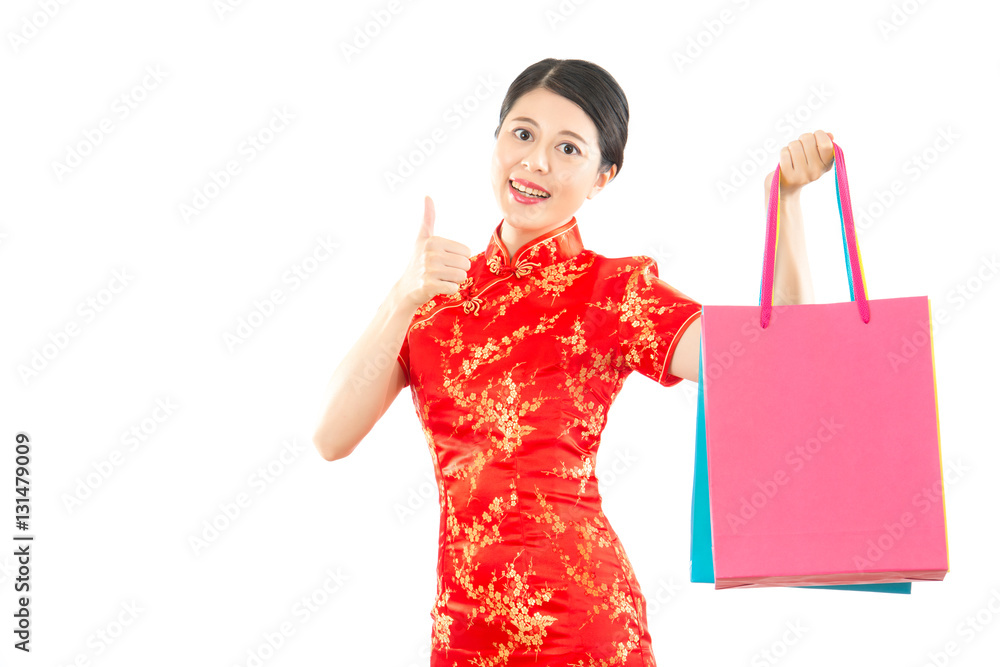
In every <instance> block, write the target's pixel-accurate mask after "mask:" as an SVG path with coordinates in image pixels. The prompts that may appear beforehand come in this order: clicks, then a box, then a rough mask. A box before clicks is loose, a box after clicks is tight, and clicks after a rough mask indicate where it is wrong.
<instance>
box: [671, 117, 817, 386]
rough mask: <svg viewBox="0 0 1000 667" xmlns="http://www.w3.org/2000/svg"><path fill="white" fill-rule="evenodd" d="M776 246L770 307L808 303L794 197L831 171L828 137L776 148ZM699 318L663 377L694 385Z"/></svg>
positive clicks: (767, 181) (808, 280) (810, 136)
mask: <svg viewBox="0 0 1000 667" xmlns="http://www.w3.org/2000/svg"><path fill="white" fill-rule="evenodd" d="M778 164H779V165H781V183H780V184H779V186H778V187H779V188H780V193H781V196H780V197H779V226H778V247H777V248H776V249H775V259H774V305H776V306H777V305H785V304H796V303H812V302H813V288H812V276H811V274H810V272H809V260H808V258H807V257H806V240H805V234H804V231H803V228H802V227H803V224H802V207H801V205H800V203H799V193H800V192H801V190H802V186H804V185H806V184H807V183H812V182H813V181H815V180H816V179H817V178H819V177H820V176H822V175H823V174H825V173H826V172H828V171H830V168H831V167H833V135H832V134H827V133H826V132H824V131H823V130H817V131H816V132H813V133H808V132H807V133H805V134H803V135H801V136H800V137H799V138H798V139H796V140H794V141H792V142H790V143H789V144H788V145H787V146H785V147H784V148H782V149H781V156H780V158H779V160H778ZM772 178H774V172H773V171H772V172H771V173H770V174H768V175H767V177H766V178H764V211H765V213H766V211H767V204H768V198H769V195H770V192H771V179H772ZM700 346H701V318H700V317H699V318H698V319H697V320H695V321H694V322H692V323H691V325H690V326H689V327H688V328H687V329H685V331H684V333H683V334H682V335H681V339H680V340H679V341H677V347H676V348H675V349H674V355H673V357H672V358H671V360H670V367H669V368H668V369H667V373H669V374H670V375H676V376H677V377H682V378H684V379H686V380H691V381H693V382H698V353H699V348H700Z"/></svg>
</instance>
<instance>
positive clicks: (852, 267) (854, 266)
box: [759, 142, 871, 329]
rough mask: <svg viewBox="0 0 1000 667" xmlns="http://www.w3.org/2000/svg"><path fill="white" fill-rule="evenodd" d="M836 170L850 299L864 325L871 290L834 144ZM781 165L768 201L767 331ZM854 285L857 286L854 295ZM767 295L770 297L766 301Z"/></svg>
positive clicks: (763, 319) (763, 304) (763, 310)
mask: <svg viewBox="0 0 1000 667" xmlns="http://www.w3.org/2000/svg"><path fill="white" fill-rule="evenodd" d="M833 162H834V170H835V172H836V175H837V180H836V185H837V207H838V209H839V210H840V231H841V237H842V239H843V241H844V260H845V263H846V264H847V268H848V272H847V279H848V285H849V287H850V288H851V300H852V301H855V302H856V303H857V304H858V313H859V314H860V315H861V321H862V322H864V323H865V324H867V323H868V321H869V320H870V319H871V311H870V310H869V308H868V290H867V289H866V285H865V274H864V269H863V267H862V265H861V250H860V249H859V247H858V239H857V236H856V235H855V233H854V213H853V212H852V211H851V193H850V190H849V189H848V187H847V167H846V166H845V164H844V152H843V151H842V150H840V146H838V145H837V144H836V142H834V144H833ZM780 181H781V164H780V163H779V164H778V167H777V168H776V169H775V170H774V178H773V179H772V180H771V196H770V197H769V198H768V202H767V237H766V239H765V241H764V273H763V275H762V276H761V283H760V299H759V301H760V326H761V328H764V329H766V328H767V325H768V323H769V322H770V321H771V302H772V299H773V296H774V295H773V291H774V254H775V249H776V248H777V245H778V229H779V227H778V210H779V207H780V197H781V188H780V186H779V183H780ZM855 286H857V287H858V290H857V293H855ZM765 296H766V297H767V298H766V300H765Z"/></svg>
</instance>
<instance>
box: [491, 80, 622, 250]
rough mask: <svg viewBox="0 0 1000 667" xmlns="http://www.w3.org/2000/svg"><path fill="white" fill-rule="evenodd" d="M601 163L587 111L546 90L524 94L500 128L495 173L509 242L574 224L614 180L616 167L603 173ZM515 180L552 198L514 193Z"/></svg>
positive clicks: (595, 135)
mask: <svg viewBox="0 0 1000 667" xmlns="http://www.w3.org/2000/svg"><path fill="white" fill-rule="evenodd" d="M600 164H601V148H600V145H599V143H598V139H597V127H596V126H595V125H594V123H593V121H591V120H590V117H589V116H588V115H587V114H586V113H585V112H584V111H583V109H581V108H580V107H579V106H577V105H576V104H574V103H573V102H570V101H569V100H568V99H566V98H565V97H562V96H561V95H557V94H555V93H553V92H552V91H550V90H547V89H545V88H536V89H535V90H532V91H530V92H528V93H525V94H524V95H522V96H521V97H520V98H519V99H518V100H517V102H515V103H514V106H513V107H511V109H510V112H509V113H508V114H507V117H506V118H505V119H504V122H503V125H501V126H500V133H499V135H498V136H497V141H496V146H495V147H494V149H493V162H492V166H491V169H490V181H491V183H492V187H493V194H494V196H496V198H497V203H498V204H499V205H500V208H501V209H502V210H503V214H504V225H505V226H507V227H508V228H509V229H508V230H505V231H509V232H510V239H511V240H515V239H518V240H520V241H521V242H527V241H529V240H531V239H533V238H535V237H536V236H540V235H541V234H543V233H545V232H546V231H548V230H550V229H555V228H556V227H559V226H560V225H563V224H565V223H567V222H569V221H570V219H572V217H573V215H574V214H575V213H576V211H577V209H579V208H580V205H581V204H583V200H584V199H590V198H592V197H593V196H594V195H596V194H597V193H598V192H600V191H601V189H602V188H603V187H604V186H605V185H606V184H607V183H608V181H610V180H611V178H612V177H613V176H614V173H615V171H616V169H615V167H614V166H612V167H611V169H610V170H608V171H607V172H605V173H603V174H598V173H597V170H598V168H599V167H600ZM512 180H515V181H517V180H521V181H528V182H530V183H533V184H534V186H530V187H534V188H535V189H536V190H542V191H543V192H545V193H547V194H548V197H546V198H537V197H533V196H530V195H527V194H522V193H515V192H514V191H513V186H512V184H511V181H512ZM522 185H523V183H522ZM506 240H507V239H505V241H506ZM518 245H519V244H518ZM509 250H510V251H511V252H516V249H515V248H509Z"/></svg>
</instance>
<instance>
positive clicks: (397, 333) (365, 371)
mask: <svg viewBox="0 0 1000 667" xmlns="http://www.w3.org/2000/svg"><path fill="white" fill-rule="evenodd" d="M416 309H417V305H415V304H413V302H412V301H410V300H408V299H407V298H406V297H405V296H404V295H403V293H402V291H401V283H396V284H395V285H393V287H392V290H390V292H389V295H388V296H387V297H386V299H385V301H383V302H382V305H381V306H379V309H378V312H377V313H376V314H375V318H374V319H373V320H372V322H371V324H369V325H368V328H367V329H365V331H364V333H362V334H361V337H360V338H359V339H358V341H357V342H356V343H355V344H354V347H352V348H351V349H350V351H349V352H348V353H347V355H346V356H345V357H344V359H343V360H342V361H341V362H340V364H339V365H338V366H337V369H336V370H335V371H334V373H333V377H332V378H331V379H330V382H329V384H328V385H327V389H326V394H325V399H324V403H325V405H326V409H325V410H324V412H323V415H322V418H321V419H320V423H319V426H318V427H317V428H316V432H315V434H314V435H313V443H314V444H315V445H316V448H317V449H318V450H319V453H320V454H322V456H323V458H324V459H326V460H327V461H334V460H336V459H341V458H344V457H345V456H347V455H348V454H350V453H351V452H353V451H354V448H355V447H357V446H358V444H359V443H360V442H361V441H362V440H363V439H364V437H365V436H366V435H368V432H369V431H371V429H372V427H373V426H374V425H375V422H377V421H378V420H379V419H381V418H382V415H383V414H385V411H386V410H388V409H389V406H390V405H392V402H393V401H394V400H395V399H396V396H398V395H399V392H400V391H401V390H402V389H403V385H404V381H405V379H404V374H403V367H402V366H400V364H399V362H398V361H397V360H396V355H397V353H398V351H399V348H400V347H401V346H402V344H403V338H404V337H405V336H406V332H407V330H408V329H409V325H410V320H411V319H412V318H413V314H414V313H415V312H416Z"/></svg>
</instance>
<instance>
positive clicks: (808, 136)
mask: <svg viewBox="0 0 1000 667" xmlns="http://www.w3.org/2000/svg"><path fill="white" fill-rule="evenodd" d="M799 143H800V144H802V153H803V155H804V156H805V159H806V164H807V165H809V166H810V167H819V166H820V162H822V160H821V159H820V157H819V148H818V147H817V146H816V135H815V134H813V133H812V132H806V133H805V134H803V135H802V136H800V137H799Z"/></svg>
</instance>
